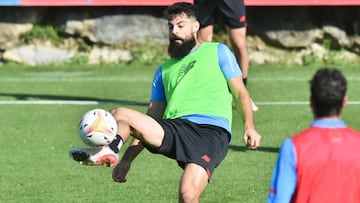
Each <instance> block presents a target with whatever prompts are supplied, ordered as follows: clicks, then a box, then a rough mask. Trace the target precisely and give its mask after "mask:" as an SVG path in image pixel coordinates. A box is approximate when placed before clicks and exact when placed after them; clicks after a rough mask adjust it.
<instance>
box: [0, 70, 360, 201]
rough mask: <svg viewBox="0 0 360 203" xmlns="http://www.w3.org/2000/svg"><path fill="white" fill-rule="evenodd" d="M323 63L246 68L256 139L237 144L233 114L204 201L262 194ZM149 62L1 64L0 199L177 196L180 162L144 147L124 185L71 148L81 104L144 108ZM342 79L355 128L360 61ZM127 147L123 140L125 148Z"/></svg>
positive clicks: (306, 111)
mask: <svg viewBox="0 0 360 203" xmlns="http://www.w3.org/2000/svg"><path fill="white" fill-rule="evenodd" d="M319 67H320V66H313V67H277V66H258V67H252V68H251V70H250V75H249V84H248V88H249V91H250V94H251V96H252V98H253V99H254V101H255V102H256V103H257V104H258V106H259V108H260V110H259V111H258V112H256V113H255V121H256V125H257V130H258V131H259V133H261V134H262V143H261V147H260V148H259V149H258V150H255V151H249V150H247V149H246V148H245V147H244V145H243V144H242V141H241V140H242V120H241V116H240V115H238V114H237V113H235V114H234V117H235V118H234V122H233V123H234V125H233V141H232V143H231V144H230V148H229V152H228V155H227V157H226V159H225V160H224V161H223V163H222V164H221V165H220V166H219V167H218V168H217V169H216V170H215V173H214V174H213V177H212V179H211V181H210V184H209V185H208V187H207V189H206V191H205V192H204V193H203V195H202V197H201V202H209V203H211V202H213V203H217V202H248V203H258V202H265V200H266V197H267V193H268V188H269V184H270V178H271V173H272V169H273V166H274V162H275V160H276V156H277V151H278V149H279V146H280V144H281V142H282V141H283V140H284V139H285V138H286V137H288V136H290V135H292V134H294V133H297V132H298V131H300V130H302V129H303V128H306V127H308V126H309V124H310V122H311V121H312V115H311V111H310V108H309V107H308V104H307V101H308V98H309V91H308V89H309V84H308V81H309V79H310V78H311V76H312V75H313V73H314V72H315V70H316V69H317V68H319ZM155 68H156V66H144V65H137V64H132V65H116V66H115V65H107V66H82V67H80V66H77V67H75V66H70V67H61V66H58V67H36V68H28V67H20V66H14V65H5V66H0V114H1V119H0V126H1V129H2V131H1V133H0V156H1V159H0V166H1V167H0V170H1V175H0V202H157V203H158V202H164V203H169V202H177V190H178V184H179V179H180V175H181V173H182V170H181V169H180V168H179V167H178V166H177V164H176V163H175V161H173V160H169V159H167V158H165V157H163V156H161V155H152V154H151V153H149V152H148V151H146V150H144V151H143V153H142V154H141V155H139V157H138V158H137V159H136V160H135V161H134V163H133V165H132V168H131V171H130V172H129V174H128V177H127V179H128V181H127V182H126V183H125V184H118V183H114V182H113V181H112V179H111V172H112V169H111V168H105V167H90V166H82V165H79V164H77V163H76V162H74V161H72V160H71V159H70V158H69V156H68V150H69V149H70V148H71V147H86V146H85V144H83V143H82V142H81V140H80V138H79V136H78V134H77V124H78V121H79V119H80V117H81V116H82V115H83V113H84V112H86V111H87V110H90V109H93V108H104V109H111V108H114V107H116V106H118V105H125V106H129V107H131V108H135V109H137V110H140V111H143V112H145V110H146V104H147V102H148V98H149V96H150V90H151V79H152V73H153V71H154V70H155ZM339 69H341V70H342V71H343V72H344V74H345V75H346V77H347V78H348V83H349V85H348V97H349V100H350V104H349V105H348V106H347V108H346V109H345V110H344V112H343V119H344V120H345V121H346V122H347V124H348V125H350V126H352V127H353V128H355V129H360V124H359V119H360V116H359V115H360V94H359V93H358V89H357V87H359V85H360V67H356V66H353V67H351V66H350V67H339ZM125 148H126V147H123V148H122V152H123V151H124V150H125Z"/></svg>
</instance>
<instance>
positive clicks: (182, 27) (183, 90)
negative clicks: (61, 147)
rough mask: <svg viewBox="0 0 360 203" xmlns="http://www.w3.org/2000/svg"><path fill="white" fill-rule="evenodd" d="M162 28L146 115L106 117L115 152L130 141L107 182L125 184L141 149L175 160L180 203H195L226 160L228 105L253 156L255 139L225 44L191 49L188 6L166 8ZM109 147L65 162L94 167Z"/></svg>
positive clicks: (192, 24) (192, 17) (121, 111)
mask: <svg viewBox="0 0 360 203" xmlns="http://www.w3.org/2000/svg"><path fill="white" fill-rule="evenodd" d="M168 27H169V41H170V45H169V47H168V53H169V55H170V56H171V58H170V59H169V60H167V61H165V62H164V63H163V64H161V66H159V68H158V69H157V71H156V72H155V74H154V78H153V83H152V94H151V98H150V104H149V107H148V110H147V114H143V113H141V112H138V111H136V110H133V109H129V108H126V107H118V108H116V109H113V110H112V111H111V113H112V115H113V116H114V117H115V119H116V120H117V122H118V134H119V139H117V142H118V144H120V146H121V143H122V141H121V140H123V141H126V140H127V139H128V137H129V136H130V135H131V136H133V137H134V139H133V141H132V143H131V144H130V145H129V146H128V148H127V150H126V151H125V153H124V155H123V157H122V158H121V161H120V162H119V163H117V165H116V166H115V168H114V170H113V175H112V177H113V180H114V181H115V182H125V181H126V176H127V174H128V172H129V170H130V166H131V164H132V161H133V160H134V159H135V158H136V157H137V155H138V154H139V153H140V152H141V151H142V150H143V149H144V148H146V149H147V150H149V151H150V152H152V153H154V154H162V155H164V156H166V157H168V158H171V159H174V160H176V161H177V163H178V165H179V166H180V167H181V168H182V169H183V170H184V171H183V174H182V176H181V178H180V185H179V187H180V188H179V202H198V201H199V198H200V195H201V194H202V192H203V191H204V190H205V188H206V186H207V185H208V182H209V180H210V178H211V176H212V174H213V172H214V169H215V168H216V167H217V166H218V165H219V164H220V163H221V162H222V160H223V159H224V158H225V156H226V154H227V151H228V146H229V142H230V141H231V138H232V132H231V126H232V100H233V98H235V101H236V104H237V105H238V109H239V110H242V113H243V114H244V124H240V123H239V124H238V125H243V127H244V135H243V141H244V143H245V144H246V145H247V147H248V148H250V149H256V148H257V147H258V146H259V144H260V139H261V136H260V135H259V134H258V132H257V131H256V129H255V124H254V119H253V112H252V109H251V102H250V96H249V94H248V92H247V90H246V88H245V86H244V84H243V83H242V73H241V70H240V68H239V66H238V64H237V62H236V59H235V56H234V55H233V54H232V52H231V51H230V49H229V48H228V47H227V46H226V45H224V44H221V43H213V42H212V43H210V42H209V43H201V44H200V43H199V42H198V41H197V32H198V30H199V27H200V24H199V22H198V21H197V19H196V12H195V8H194V6H193V5H192V4H191V3H175V4H174V5H172V6H170V7H169V9H168ZM120 137H121V139H120ZM119 140H120V142H119ZM115 145H117V144H115ZM111 146H112V144H111ZM111 146H110V147H104V149H101V150H99V152H98V153H93V154H88V153H86V151H83V150H81V149H76V150H75V149H72V150H71V152H70V154H71V156H72V157H73V158H74V159H75V160H76V161H82V162H83V163H84V162H88V161H89V160H90V159H93V160H95V164H96V161H97V160H106V156H108V155H109V156H110V155H111V152H110V153H108V152H109V151H112V150H111V149H112V148H111ZM96 150H98V149H96ZM103 151H106V153H102V152H103ZM98 154H101V156H98ZM81 156H82V157H81ZM81 158H85V159H84V160H81ZM89 162H90V163H91V162H92V161H89ZM102 163H104V162H102Z"/></svg>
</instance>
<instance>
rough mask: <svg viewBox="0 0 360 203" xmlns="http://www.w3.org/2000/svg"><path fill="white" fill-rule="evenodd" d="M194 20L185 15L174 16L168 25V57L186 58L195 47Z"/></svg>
mask: <svg viewBox="0 0 360 203" xmlns="http://www.w3.org/2000/svg"><path fill="white" fill-rule="evenodd" d="M195 22H196V21H194V19H191V18H189V17H187V15H185V14H180V15H177V16H174V18H172V19H171V20H170V21H169V23H168V26H169V41H170V44H169V48H168V52H169V55H170V56H171V57H173V58H182V57H184V56H186V55H187V54H188V53H189V52H190V51H191V49H192V48H193V47H194V46H195V44H196V40H195V35H194V33H195V32H196V31H194V23H195Z"/></svg>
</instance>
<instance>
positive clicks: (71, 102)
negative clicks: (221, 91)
mask: <svg viewBox="0 0 360 203" xmlns="http://www.w3.org/2000/svg"><path fill="white" fill-rule="evenodd" d="M144 103H145V102H144ZM97 104H124V102H121V101H119V102H116V101H96V100H84V101H77V100H31V101H27V100H9V101H0V105H97ZM348 104H351V105H360V101H349V102H348ZM256 105H259V106H276V105H278V106H282V105H309V102H306V101H276V102H271V101H269V102H256Z"/></svg>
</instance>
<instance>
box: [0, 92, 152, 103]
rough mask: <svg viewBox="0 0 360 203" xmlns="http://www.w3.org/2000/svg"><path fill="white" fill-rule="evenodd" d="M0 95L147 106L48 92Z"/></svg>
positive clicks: (17, 97) (22, 98)
mask: <svg viewBox="0 0 360 203" xmlns="http://www.w3.org/2000/svg"><path fill="white" fill-rule="evenodd" d="M0 96H8V97H14V98H15V99H16V100H19V101H27V100H31V99H39V100H53V101H96V102H99V103H104V104H121V105H133V106H148V104H149V103H147V102H137V101H125V100H115V99H102V98H96V97H78V96H64V95H61V96H60V95H50V94H15V93H0Z"/></svg>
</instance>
